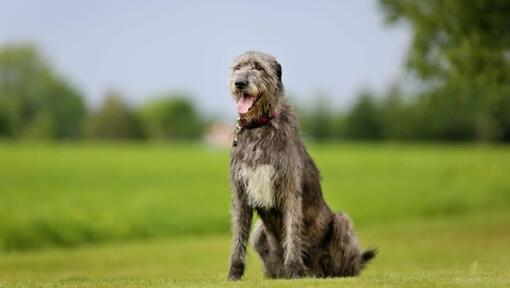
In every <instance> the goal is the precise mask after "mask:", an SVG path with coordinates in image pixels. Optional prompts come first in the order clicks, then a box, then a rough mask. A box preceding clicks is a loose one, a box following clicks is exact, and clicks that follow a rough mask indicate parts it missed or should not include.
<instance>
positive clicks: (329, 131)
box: [301, 96, 341, 141]
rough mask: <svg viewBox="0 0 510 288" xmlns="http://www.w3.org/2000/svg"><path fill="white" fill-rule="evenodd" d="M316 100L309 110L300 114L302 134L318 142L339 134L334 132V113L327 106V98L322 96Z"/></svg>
mask: <svg viewBox="0 0 510 288" xmlns="http://www.w3.org/2000/svg"><path fill="white" fill-rule="evenodd" d="M316 98H317V100H316V101H314V103H315V104H314V106H313V107H312V108H311V109H310V110H308V111H303V113H301V114H302V117H301V122H302V123H303V124H302V126H303V131H304V133H305V134H306V135H307V136H310V137H311V138H313V139H314V140H318V141H324V140H328V139H331V138H333V137H335V136H338V135H339V134H340V133H341V132H339V131H334V129H335V128H337V127H335V124H336V123H335V120H336V119H335V117H334V113H333V112H332V111H331V108H330V107H329V106H328V104H327V103H328V100H327V98H325V97H322V96H319V97H316ZM335 132H337V133H335Z"/></svg>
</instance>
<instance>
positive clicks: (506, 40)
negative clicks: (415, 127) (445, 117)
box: [380, 0, 510, 141]
mask: <svg viewBox="0 0 510 288" xmlns="http://www.w3.org/2000/svg"><path fill="white" fill-rule="evenodd" d="M380 4H381V7H382V9H383V12H384V14H385V15H386V20H387V21H388V23H391V24H394V23H397V22H400V21H405V22H406V23H408V24H410V26H411V28H412V29H413V31H414V37H413V40H412V45H411V46H410V51H409V53H408V58H407V66H408V68H409V69H410V70H411V71H413V72H415V74H416V75H417V76H418V77H419V78H420V79H421V80H423V81H424V82H425V83H426V84H427V85H428V87H429V91H428V92H426V93H425V95H430V94H434V95H436V96H434V97H435V98H437V99H435V100H434V101H433V102H434V103H437V104H440V105H447V103H448V102H450V103H451V104H453V103H452V102H459V101H460V102H461V103H469V105H472V107H473V109H471V110H473V113H471V114H470V115H467V118H472V119H474V120H473V122H472V125H473V127H474V130H475V132H474V135H476V136H477V137H479V138H489V139H500V140H505V141H510V81H508V79H510V78H509V77H510V52H509V51H510V30H509V28H508V27H510V2H509V1H507V0H494V1H483V0H473V1H454V0H429V1H420V0H380ZM440 95H442V96H440ZM453 95H455V97H457V99H456V100H451V99H440V98H441V97H442V98H448V97H452V96H453ZM443 100H444V101H445V102H444V103H443V102H442V101H443ZM450 109H455V108H454V107H451V108H450ZM447 110H448V109H447ZM445 112H447V111H445ZM473 114H474V115H473ZM459 116H460V115H459ZM467 118H466V119H464V120H462V121H461V122H469V121H471V120H469V119H467ZM460 125H461V126H463V125H465V124H464V123H460ZM462 129H464V128H462ZM463 133H464V132H463Z"/></svg>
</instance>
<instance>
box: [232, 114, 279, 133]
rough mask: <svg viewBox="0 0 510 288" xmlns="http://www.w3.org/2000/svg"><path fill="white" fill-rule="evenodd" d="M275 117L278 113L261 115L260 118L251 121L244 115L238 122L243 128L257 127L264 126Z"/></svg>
mask: <svg viewBox="0 0 510 288" xmlns="http://www.w3.org/2000/svg"><path fill="white" fill-rule="evenodd" d="M274 118H276V113H271V114H264V115H261V116H260V117H259V118H257V119H255V120H253V121H251V122H248V121H246V120H245V119H244V118H243V117H239V121H238V123H239V126H241V128H243V129H255V128H259V127H262V126H266V125H267V124H269V122H271V120H273V119H274Z"/></svg>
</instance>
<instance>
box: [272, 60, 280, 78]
mask: <svg viewBox="0 0 510 288" xmlns="http://www.w3.org/2000/svg"><path fill="white" fill-rule="evenodd" d="M274 64H275V65H274V70H275V72H276V76H278V80H280V81H282V65H280V63H278V61H274Z"/></svg>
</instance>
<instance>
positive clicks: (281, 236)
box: [228, 51, 376, 280]
mask: <svg viewBox="0 0 510 288" xmlns="http://www.w3.org/2000/svg"><path fill="white" fill-rule="evenodd" d="M229 86H230V91H231V93H232V95H233V96H234V98H235V100H236V102H237V108H238V112H239V120H238V127H237V130H236V133H235V134H236V135H235V140H234V145H233V147H232V152H231V160H230V178H231V186H232V192H233V197H232V230H233V240H232V254H231V259H230V272H229V274H228V279H230V280H238V279H240V278H241V277H242V276H243V273H244V268H245V256H246V246H247V243H248V239H249V234H250V229H251V224H252V217H253V213H254V211H256V212H257V213H258V215H259V216H260V219H261V221H259V222H258V223H257V224H256V228H255V229H254V232H253V235H252V242H253V246H254V248H255V250H256V251H257V253H258V254H259V255H260V257H261V258H262V261H263V263H264V269H265V275H266V277H269V278H299V277H341V276H355V275H358V274H359V273H360V271H361V269H362V268H363V267H364V265H365V264H366V263H367V262H368V261H369V260H370V259H371V258H373V257H374V256H375V253H376V251H375V250H368V251H365V252H363V253H361V252H360V248H359V245H358V240H357V238H356V235H355V233H354V231H353V226H352V222H351V220H350V219H349V217H348V216H347V215H346V214H345V213H334V212H332V211H331V209H330V208H329V207H328V205H327V204H326V202H325V201H324V198H323V196H322V192H321V185H320V175H319V171H318V169H317V166H315V163H314V162H313V160H312V159H311V157H310V155H308V153H307V152H306V149H305V146H304V145H303V142H302V141H301V139H300V137H299V126H298V120H297V117H296V114H295V112H294V110H293V108H292V107H291V105H290V104H289V102H288V100H287V98H286V97H285V94H284V89H283V85H282V68H281V66H280V64H279V63H278V62H277V61H276V59H275V58H274V57H272V56H270V55H267V54H264V53H260V52H253V51H250V52H247V53H245V54H243V55H241V56H239V57H238V58H237V59H236V60H235V62H234V64H232V66H231V74H230V80H229Z"/></svg>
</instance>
